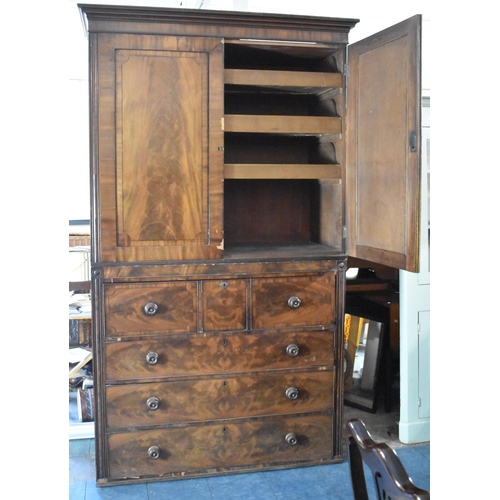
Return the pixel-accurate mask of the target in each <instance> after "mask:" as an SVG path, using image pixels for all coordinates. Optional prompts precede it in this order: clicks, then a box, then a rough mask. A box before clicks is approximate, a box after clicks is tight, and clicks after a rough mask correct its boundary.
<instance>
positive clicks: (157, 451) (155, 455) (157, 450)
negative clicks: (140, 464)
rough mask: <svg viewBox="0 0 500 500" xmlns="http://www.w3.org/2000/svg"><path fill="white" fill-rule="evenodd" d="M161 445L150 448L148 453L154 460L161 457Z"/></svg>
mask: <svg viewBox="0 0 500 500" xmlns="http://www.w3.org/2000/svg"><path fill="white" fill-rule="evenodd" d="M160 453H161V450H160V447H159V446H150V447H149V449H148V455H149V458H152V459H153V460H158V459H159V458H160Z"/></svg>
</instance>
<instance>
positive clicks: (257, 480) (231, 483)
mask: <svg viewBox="0 0 500 500" xmlns="http://www.w3.org/2000/svg"><path fill="white" fill-rule="evenodd" d="M208 486H209V488H210V492H211V494H212V498H213V500H225V499H229V498H230V499H231V500H240V499H241V500H276V496H275V495H274V492H273V489H272V488H271V486H270V484H269V482H268V480H267V478H266V476H265V475H264V474H263V473H262V472H254V473H251V474H235V475H230V476H219V477H211V478H209V479H208Z"/></svg>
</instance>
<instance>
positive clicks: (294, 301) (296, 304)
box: [288, 295, 302, 309]
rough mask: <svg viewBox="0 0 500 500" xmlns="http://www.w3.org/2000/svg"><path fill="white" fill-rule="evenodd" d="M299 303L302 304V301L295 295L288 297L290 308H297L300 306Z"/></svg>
mask: <svg viewBox="0 0 500 500" xmlns="http://www.w3.org/2000/svg"><path fill="white" fill-rule="evenodd" d="M300 304H302V301H301V300H300V299H299V298H298V297H296V296H295V295H292V296H291V297H290V298H289V299H288V305H289V306H290V309H298V308H299V307H300Z"/></svg>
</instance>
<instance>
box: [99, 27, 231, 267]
mask: <svg viewBox="0 0 500 500" xmlns="http://www.w3.org/2000/svg"><path fill="white" fill-rule="evenodd" d="M97 50H98V65H99V69H98V73H99V82H98V84H99V85H98V89H99V90H98V93H97V96H96V102H97V106H98V113H99V127H98V129H99V137H98V141H95V142H96V144H97V145H98V146H97V147H98V150H97V157H96V160H95V165H94V168H95V170H96V171H97V172H98V176H99V181H100V182H99V188H100V193H99V195H100V196H99V198H98V200H99V201H98V206H96V207H95V210H94V217H96V216H97V219H98V222H99V223H97V224H96V227H97V228H98V230H99V231H100V238H97V239H98V240H100V248H98V249H97V251H96V253H97V254H98V255H97V260H98V261H101V262H109V261H111V262H114V261H124V262H127V261H145V260H168V259H191V258H192V259H197V258H216V257H219V256H220V253H221V250H220V249H219V248H217V247H220V246H221V241H222V161H223V158H222V153H220V152H219V153H218V154H217V147H218V146H220V145H221V144H222V131H221V130H220V129H221V126H220V118H221V117H222V116H223V110H222V98H221V97H219V94H221V93H222V71H223V68H222V44H221V43H220V41H216V40H214V39H209V38H196V37H193V38H189V39H187V38H183V37H167V36H144V35H136V36H134V35H101V36H100V38H99V39H98V49H97ZM209 80H210V87H209ZM217 82H219V86H218V85H217ZM219 149H220V148H219ZM209 155H210V156H209ZM209 166H210V168H209Z"/></svg>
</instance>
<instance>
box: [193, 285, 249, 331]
mask: <svg viewBox="0 0 500 500" xmlns="http://www.w3.org/2000/svg"><path fill="white" fill-rule="evenodd" d="M246 312H247V281H246V280H228V281H226V280H221V281H205V282H204V283H203V330H204V331H208V332H210V331H226V330H244V329H246V328H247V314H246Z"/></svg>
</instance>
